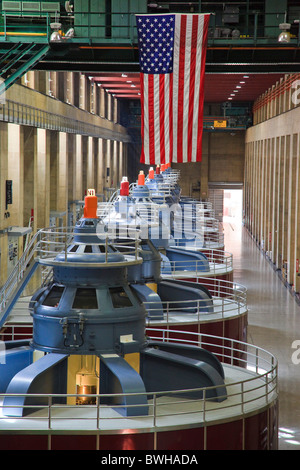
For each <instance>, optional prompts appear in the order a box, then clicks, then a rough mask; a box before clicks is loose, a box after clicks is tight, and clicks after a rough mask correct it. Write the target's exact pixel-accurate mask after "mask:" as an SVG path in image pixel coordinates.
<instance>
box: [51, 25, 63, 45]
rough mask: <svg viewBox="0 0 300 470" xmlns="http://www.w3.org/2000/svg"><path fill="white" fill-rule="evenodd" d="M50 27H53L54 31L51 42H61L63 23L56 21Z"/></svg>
mask: <svg viewBox="0 0 300 470" xmlns="http://www.w3.org/2000/svg"><path fill="white" fill-rule="evenodd" d="M50 28H51V29H53V33H51V36H50V42H61V34H60V28H61V23H58V22H55V23H50Z"/></svg>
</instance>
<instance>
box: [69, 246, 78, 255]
mask: <svg viewBox="0 0 300 470" xmlns="http://www.w3.org/2000/svg"><path fill="white" fill-rule="evenodd" d="M77 250H78V245H74V246H72V248H71V249H70V253H75V252H76V251H77Z"/></svg>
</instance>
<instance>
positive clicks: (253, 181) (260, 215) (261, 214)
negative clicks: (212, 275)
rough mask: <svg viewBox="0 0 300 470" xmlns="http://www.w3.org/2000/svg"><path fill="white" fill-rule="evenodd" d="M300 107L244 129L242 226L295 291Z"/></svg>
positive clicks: (299, 244) (299, 240)
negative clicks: (245, 130)
mask: <svg viewBox="0 0 300 470" xmlns="http://www.w3.org/2000/svg"><path fill="white" fill-rule="evenodd" d="M299 122H300V108H299V107H296V108H293V109H291V110H289V111H287V112H284V113H283V114H280V115H277V116H275V117H272V118H269V119H266V120H265V121H263V122H261V123H259V124H257V125H255V126H253V127H251V128H249V129H248V130H247V132H246V140H245V142H246V154H245V183H244V218H245V225H246V227H247V229H248V230H249V232H250V233H251V234H252V236H253V238H254V239H255V240H256V242H257V244H258V245H259V246H260V247H261V249H262V250H263V251H264V252H265V253H266V255H267V256H268V258H269V259H270V261H271V262H272V263H273V265H274V268H275V269H276V270H278V271H279V274H280V276H281V277H282V279H283V281H284V282H285V283H286V284H287V286H288V287H290V289H291V290H292V292H293V293H295V294H296V295H297V296H298V294H299V289H300V283H299V279H300V278H299V276H298V274H299V258H300V233H299V222H300V204H299V202H300V201H299V196H300V191H299V180H300V178H299V176H300V174H299V158H300V156H299V142H300V141H299V133H300V125H299Z"/></svg>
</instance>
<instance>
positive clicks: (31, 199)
mask: <svg viewBox="0 0 300 470" xmlns="http://www.w3.org/2000/svg"><path fill="white" fill-rule="evenodd" d="M5 100H6V101H4V106H2V107H1V108H0V119H3V121H1V120H0V152H1V153H0V155H1V159H0V286H2V285H3V284H4V283H5V281H6V279H7V276H8V274H9V272H10V271H11V269H12V268H13V263H12V262H11V260H9V259H8V254H9V243H10V245H11V238H12V232H11V227H28V226H29V225H30V226H31V227H32V235H33V234H34V233H35V232H36V231H37V230H39V229H41V228H44V227H49V225H50V224H51V225H52V224H55V225H56V226H59V225H63V226H67V225H68V223H69V222H70V218H71V219H72V217H73V219H72V222H73V224H74V223H75V221H76V217H78V216H81V215H82V210H80V209H82V204H80V203H82V201H83V199H84V196H85V194H86V191H87V189H89V188H93V189H95V190H96V193H97V194H103V193H104V190H105V188H106V187H110V186H111V185H112V184H114V185H117V184H118V179H119V175H122V174H123V171H124V169H125V168H126V158H127V152H126V146H127V140H128V135H127V131H126V129H125V128H124V127H123V126H121V125H120V124H118V123H117V117H118V104H117V102H116V100H115V99H112V98H111V97H107V96H106V93H105V92H104V90H103V89H101V88H100V87H98V86H97V85H96V84H93V83H90V81H89V79H88V77H86V76H85V75H81V74H77V73H69V72H68V73H64V72H28V73H27V74H26V76H24V77H23V78H22V80H21V84H15V85H13V86H12V87H11V88H9V89H8V90H7V91H6V95H5ZM14 104H15V107H14V108H13V106H14ZM76 104H78V107H77V106H76ZM21 105H24V106H25V107H26V109H27V110H34V113H33V112H32V114H31V115H30V117H29V118H28V121H26V124H25V122H24V124H20V121H17V119H19V116H20V114H19V113H23V109H25V108H23V109H21ZM13 109H14V111H13V112H12V110H13ZM37 110H41V111H44V112H46V114H47V116H49V115H52V116H58V119H61V121H57V122H55V128H53V129H49V128H43V125H42V121H39V122H36V121H35V122H34V119H36V117H37V116H38V113H37V112H36V111H37ZM28 114H29V112H28ZM33 115H34V116H35V117H34V119H33ZM8 116H9V119H8ZM14 119H15V120H16V122H15V123H11V120H12V121H14ZM69 119H71V120H72V122H73V123H74V125H75V126H77V128H76V129H77V132H74V128H73V129H72V130H71V129H70V132H68V130H66V129H65V123H66V122H68V120H69ZM6 120H9V121H10V122H9V123H8V122H5V121H6ZM59 122H61V126H62V128H61V129H60V125H59V124H58V123H59ZM39 123H40V126H39ZM81 124H83V125H91V126H93V129H95V134H93V135H83V132H82V131H81V129H82V127H81ZM114 138H115V141H114V140H113V139H114ZM123 141H124V142H123ZM107 167H108V168H109V169H110V177H109V178H106V169H107ZM7 180H12V187H13V201H12V204H9V205H8V207H6V204H5V195H6V181H7ZM14 242H16V243H17V245H18V249H17V258H19V257H20V256H21V254H22V252H23V247H24V244H25V243H26V239H25V237H23V236H21V237H20V236H18V237H16V238H15V239H13V243H14ZM15 261H17V259H16V260H14V262H15Z"/></svg>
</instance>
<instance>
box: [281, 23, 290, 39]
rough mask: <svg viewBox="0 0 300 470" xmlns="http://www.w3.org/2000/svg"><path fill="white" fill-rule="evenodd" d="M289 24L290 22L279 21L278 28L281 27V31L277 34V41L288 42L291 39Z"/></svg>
mask: <svg viewBox="0 0 300 470" xmlns="http://www.w3.org/2000/svg"><path fill="white" fill-rule="evenodd" d="M290 28H291V25H290V23H280V25H279V29H281V33H280V34H279V36H278V42H280V43H285V44H286V43H289V42H290V40H291V33H290Z"/></svg>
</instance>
